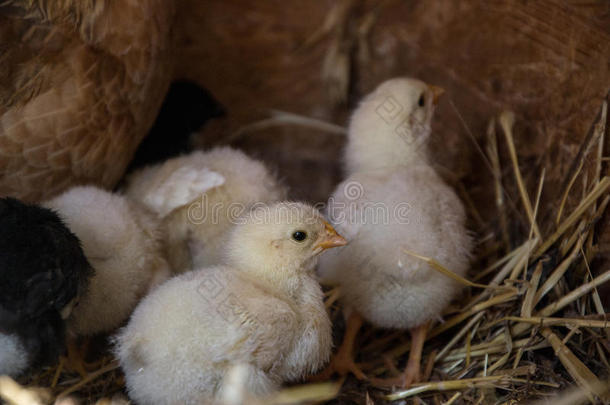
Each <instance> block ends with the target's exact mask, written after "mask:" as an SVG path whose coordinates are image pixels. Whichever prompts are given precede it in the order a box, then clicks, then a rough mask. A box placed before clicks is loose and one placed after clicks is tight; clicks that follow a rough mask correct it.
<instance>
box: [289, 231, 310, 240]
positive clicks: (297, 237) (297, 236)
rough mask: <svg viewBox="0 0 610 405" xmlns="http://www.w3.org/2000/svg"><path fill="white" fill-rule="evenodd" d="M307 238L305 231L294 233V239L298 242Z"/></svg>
mask: <svg viewBox="0 0 610 405" xmlns="http://www.w3.org/2000/svg"><path fill="white" fill-rule="evenodd" d="M306 238H307V233H306V232H305V231H296V232H295V233H293V234H292V239H294V240H296V241H297V242H303V241H304V240H305V239H306Z"/></svg>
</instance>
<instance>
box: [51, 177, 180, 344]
mask: <svg viewBox="0 0 610 405" xmlns="http://www.w3.org/2000/svg"><path fill="white" fill-rule="evenodd" d="M44 205H45V206H46V207H48V208H51V209H53V210H54V211H56V212H57V213H58V214H59V216H60V217H61V218H62V219H63V220H64V222H65V223H66V224H67V225H68V227H69V228H70V230H71V231H72V232H74V234H75V235H77V236H78V238H79V239H80V241H81V243H82V247H83V251H84V253H85V256H86V257H87V259H88V260H89V263H91V266H92V267H93V269H94V275H93V276H92V277H91V279H90V280H89V287H88V289H87V291H86V292H85V293H84V294H83V295H82V296H81V297H80V299H79V302H78V305H76V306H75V307H74V309H73V310H72V313H71V315H70V316H69V318H68V319H67V321H66V322H67V328H68V333H69V334H71V335H72V336H78V335H93V334H96V333H101V332H108V331H111V330H113V329H115V328H117V327H119V326H121V324H122V323H123V322H125V321H126V320H127V319H128V318H129V315H131V313H132V311H133V309H134V308H135V307H136V305H137V303H138V301H139V300H140V299H141V298H142V297H143V296H144V295H145V294H146V293H147V292H148V291H149V290H151V289H152V288H153V287H155V286H156V285H158V284H160V283H162V282H163V281H165V280H166V279H167V278H168V277H169V275H170V269H169V265H168V264H167V261H166V260H165V257H164V252H163V245H162V236H161V233H160V228H159V222H158V220H157V219H156V218H155V216H154V215H153V214H152V213H150V212H148V210H147V209H146V208H145V207H142V206H139V205H138V204H137V203H134V202H132V201H129V200H128V199H127V198H125V197H123V196H120V195H117V194H112V193H109V192H107V191H104V190H101V189H99V188H96V187H91V186H88V187H75V188H72V189H70V190H68V191H67V192H65V193H63V194H61V195H59V196H58V197H55V198H54V199H52V200H50V201H47V202H46V203H44Z"/></svg>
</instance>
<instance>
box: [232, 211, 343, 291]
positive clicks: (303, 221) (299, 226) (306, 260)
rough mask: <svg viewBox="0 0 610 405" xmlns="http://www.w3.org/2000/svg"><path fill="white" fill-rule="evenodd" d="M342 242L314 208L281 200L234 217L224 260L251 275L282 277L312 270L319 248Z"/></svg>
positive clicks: (334, 245)
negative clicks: (237, 217) (235, 221)
mask: <svg viewBox="0 0 610 405" xmlns="http://www.w3.org/2000/svg"><path fill="white" fill-rule="evenodd" d="M345 244H347V241H346V240H345V239H344V238H343V237H342V236H341V235H339V234H338V233H337V232H336V231H335V230H334V228H333V227H332V226H331V225H329V223H328V222H326V220H325V219H324V217H323V216H322V215H321V214H320V213H319V211H318V210H316V209H315V208H313V207H311V206H309V205H307V204H302V203H295V202H281V203H276V204H273V205H264V206H259V207H255V208H254V209H252V210H251V211H250V212H248V213H247V214H246V215H245V216H243V217H241V218H240V219H239V220H238V221H237V224H236V226H235V227H234V229H233V231H232V232H231V233H230V235H229V240H228V246H227V247H228V248H227V250H226V252H227V254H226V261H227V264H229V265H231V266H232V267H234V268H236V269H239V270H241V271H245V272H247V273H249V274H250V275H254V276H260V277H263V278H267V279H269V278H271V279H273V280H275V281H281V279H284V278H291V277H294V276H297V275H299V274H302V273H303V272H310V271H312V270H313V267H314V266H315V264H316V262H317V257H318V255H319V254H320V253H321V252H322V251H324V250H325V249H329V248H332V247H337V246H343V245H345Z"/></svg>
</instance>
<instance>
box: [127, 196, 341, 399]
mask: <svg viewBox="0 0 610 405" xmlns="http://www.w3.org/2000/svg"><path fill="white" fill-rule="evenodd" d="M345 243H346V242H345V239H343V238H342V237H341V236H339V235H338V234H337V233H336V232H335V231H334V229H333V228H332V227H331V226H330V225H329V224H328V223H327V222H326V221H325V220H324V219H323V217H322V216H321V215H320V214H319V213H318V212H317V211H316V210H315V209H314V208H312V207H310V206H307V205H305V204H300V203H278V204H274V205H272V206H268V207H264V208H263V207H259V208H256V209H253V210H252V211H251V212H249V213H248V214H246V215H245V216H243V217H241V218H240V219H239V221H238V224H237V225H235V227H234V228H233V230H232V231H231V233H230V237H229V238H228V239H227V242H226V246H225V247H224V249H223V251H224V258H223V259H222V262H223V264H221V265H219V266H214V267H209V268H203V269H200V270H196V271H192V272H187V273H185V274H182V275H179V276H176V277H175V278H172V279H170V280H169V281H167V282H166V283H165V284H163V285H162V286H160V287H159V288H158V289H156V290H155V291H154V292H152V293H151V294H150V295H149V296H148V297H146V298H145V299H144V300H143V301H142V302H141V304H140V305H139V306H138V308H136V310H135V311H134V314H133V316H132V318H131V320H130V322H129V324H128V325H127V326H126V327H125V328H124V329H123V330H122V331H121V332H120V334H119V335H118V337H117V339H116V343H117V346H116V353H117V356H118V358H119V359H120V362H121V367H122V368H123V371H124V372H125V378H126V384H127V390H128V392H129V395H130V397H131V398H132V399H133V400H135V401H136V402H137V403H143V404H144V403H146V404H173V403H180V404H206V403H210V402H211V401H213V400H214V399H218V398H219V397H221V396H222V388H221V387H222V386H223V384H222V381H223V379H224V377H225V376H226V374H227V373H228V372H229V370H231V368H232V367H234V366H237V365H240V366H241V367H245V369H246V373H247V376H246V378H245V381H246V385H247V386H246V390H247V391H248V392H250V393H252V394H254V395H264V394H265V393H268V392H269V391H270V390H271V389H273V388H275V387H277V386H278V385H279V384H281V383H282V382H284V381H290V380H296V379H300V378H302V377H304V376H306V375H308V374H311V373H314V372H315V371H316V370H318V369H319V368H320V367H321V366H322V365H323V364H324V363H325V362H326V361H327V360H328V357H329V355H330V348H331V326H330V320H329V318H328V315H327V313H326V309H325V307H324V304H323V294H322V291H321V288H320V286H319V284H318V283H317V281H316V280H315V278H314V266H315V265H316V262H317V258H318V255H319V254H320V252H321V251H322V250H324V249H327V248H330V247H334V246H340V245H343V244H345Z"/></svg>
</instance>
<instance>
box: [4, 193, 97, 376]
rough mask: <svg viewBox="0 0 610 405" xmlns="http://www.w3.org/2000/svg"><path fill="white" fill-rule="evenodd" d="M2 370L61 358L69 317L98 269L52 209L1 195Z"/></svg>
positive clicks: (21, 368)
mask: <svg viewBox="0 0 610 405" xmlns="http://www.w3.org/2000/svg"><path fill="white" fill-rule="evenodd" d="M0 229H1V230H2V231H1V232H0V374H9V375H12V376H16V375H18V374H20V373H22V372H23V371H25V370H26V369H27V368H28V367H30V366H32V365H41V364H45V363H50V362H53V361H55V360H56V358H57V356H58V355H59V354H60V353H61V352H62V350H63V347H64V335H65V325H64V319H65V318H66V317H67V316H68V315H69V313H70V311H71V308H72V306H73V304H74V302H75V300H76V299H77V297H78V296H79V294H80V293H82V292H83V291H84V290H85V288H86V286H87V280H88V278H89V276H91V274H92V269H91V266H90V265H89V263H88V261H87V259H86V258H85V255H84V254H83V251H82V249H81V246H80V242H79V240H78V238H77V237H76V236H75V235H74V234H72V233H71V232H70V230H69V229H68V228H67V227H66V225H64V223H63V222H62V221H61V219H60V218H59V216H57V214H55V213H54V212H52V211H51V210H49V209H46V208H43V207H40V206H37V205H28V204H24V203H22V202H20V201H18V200H15V199H12V198H3V199H0Z"/></svg>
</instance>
